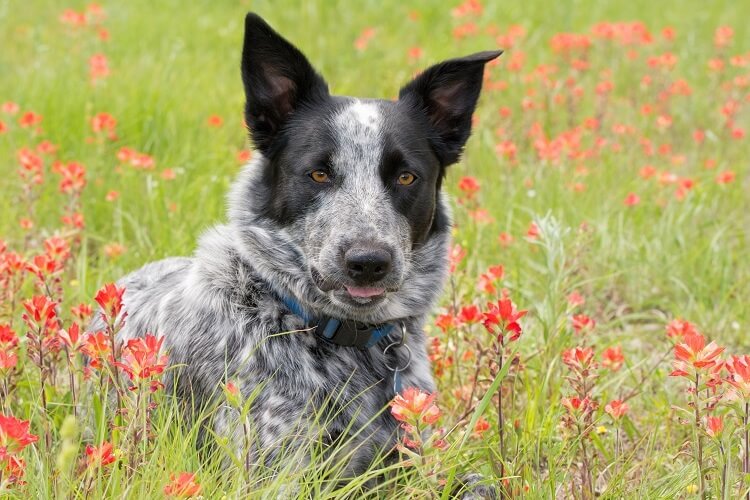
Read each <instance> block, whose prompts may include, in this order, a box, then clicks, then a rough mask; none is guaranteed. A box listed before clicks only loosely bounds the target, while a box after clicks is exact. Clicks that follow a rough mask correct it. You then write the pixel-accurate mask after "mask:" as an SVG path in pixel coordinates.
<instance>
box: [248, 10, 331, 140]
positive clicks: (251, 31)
mask: <svg viewBox="0 0 750 500" xmlns="http://www.w3.org/2000/svg"><path fill="white" fill-rule="evenodd" d="M242 82H243V83H244V85H245V98H246V102H245V122H246V123H247V126H248V127H249V129H250V134H251V135H252V138H253V142H254V143H255V147H256V148H257V149H258V150H260V151H261V153H266V152H267V151H268V149H269V148H270V145H271V142H272V141H273V139H274V137H275V136H276V134H277V133H278V131H279V130H280V129H281V128H282V127H283V126H284V123H285V122H286V120H287V119H288V118H289V116H290V115H291V114H292V113H294V111H295V109H297V108H298V107H299V106H301V105H304V104H307V103H312V102H315V101H316V100H320V99H324V98H325V97H326V96H328V85H327V84H326V82H325V80H323V78H322V77H321V76H320V75H318V74H317V73H316V72H315V70H314V69H313V67H312V66H311V65H310V63H309V62H308V61H307V59H306V58H305V56H304V55H303V54H302V52H300V51H299V50H298V49H297V48H296V47H295V46H294V45H292V44H291V43H289V42H288V41H286V40H285V39H284V38H282V37H281V35H279V34H278V33H276V32H275V31H274V30H273V28H271V27H270V26H269V25H268V23H266V22H265V21H264V20H263V19H262V18H261V17H260V16H258V15H256V14H253V13H252V12H251V13H249V14H248V15H247V17H245V42H244V45H243V48H242Z"/></svg>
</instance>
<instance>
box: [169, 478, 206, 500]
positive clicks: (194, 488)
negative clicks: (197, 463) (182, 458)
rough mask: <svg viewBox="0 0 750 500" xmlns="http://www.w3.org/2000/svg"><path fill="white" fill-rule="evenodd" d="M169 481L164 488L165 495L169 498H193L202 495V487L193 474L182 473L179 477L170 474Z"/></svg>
mask: <svg viewBox="0 0 750 500" xmlns="http://www.w3.org/2000/svg"><path fill="white" fill-rule="evenodd" d="M169 481H170V482H169V484H168V485H166V486H165V487H164V494H165V495H167V496H168V497H175V498H191V497H195V496H198V495H200V492H201V485H200V484H198V482H197V481H196V480H195V474H194V473H192V472H181V473H180V474H179V475H178V476H176V475H174V474H170V475H169Z"/></svg>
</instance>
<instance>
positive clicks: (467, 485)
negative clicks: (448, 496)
mask: <svg viewBox="0 0 750 500" xmlns="http://www.w3.org/2000/svg"><path fill="white" fill-rule="evenodd" d="M453 497H454V498H460V499H461V500H497V499H498V498H499V495H498V489H497V487H496V486H495V485H493V484H489V483H488V482H487V480H486V479H485V478H484V477H483V476H482V475H481V474H465V475H463V476H461V477H460V478H459V484H458V487H457V488H456V489H455V490H454V494H453Z"/></svg>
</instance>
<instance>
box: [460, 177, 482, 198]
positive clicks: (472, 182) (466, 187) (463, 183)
mask: <svg viewBox="0 0 750 500" xmlns="http://www.w3.org/2000/svg"><path fill="white" fill-rule="evenodd" d="M479 188H480V186H479V181H478V180H477V179H476V177H469V176H467V177H462V178H461V180H460V181H458V189H460V190H461V191H463V192H464V193H465V194H466V197H467V198H469V199H471V198H473V197H474V195H476V194H477V193H478V192H479Z"/></svg>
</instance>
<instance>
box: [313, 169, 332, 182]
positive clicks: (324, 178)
mask: <svg viewBox="0 0 750 500" xmlns="http://www.w3.org/2000/svg"><path fill="white" fill-rule="evenodd" d="M310 177H312V180H314V181H315V182H318V183H320V184H323V183H325V182H328V181H330V180H331V176H330V175H328V172H326V171H325V170H314V171H313V172H310Z"/></svg>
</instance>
